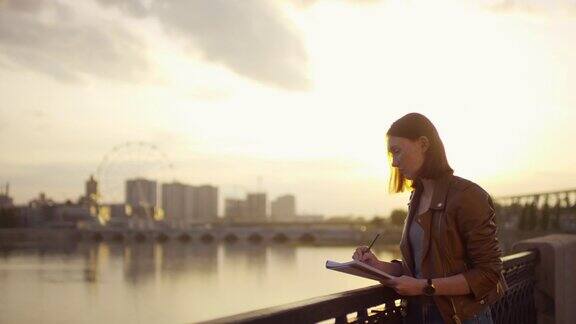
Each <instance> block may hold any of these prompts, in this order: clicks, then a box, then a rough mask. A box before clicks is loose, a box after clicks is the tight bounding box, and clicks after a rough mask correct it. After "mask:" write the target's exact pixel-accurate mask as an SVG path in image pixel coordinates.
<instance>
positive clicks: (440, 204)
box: [430, 173, 454, 210]
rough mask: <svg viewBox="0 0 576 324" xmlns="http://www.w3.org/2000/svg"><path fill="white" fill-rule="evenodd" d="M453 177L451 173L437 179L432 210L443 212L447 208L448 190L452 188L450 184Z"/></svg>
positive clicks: (431, 203)
mask: <svg viewBox="0 0 576 324" xmlns="http://www.w3.org/2000/svg"><path fill="white" fill-rule="evenodd" d="M453 177H454V176H453V175H452V174H451V173H448V174H446V175H443V176H441V177H440V178H438V179H436V182H435V184H434V194H433V195H432V200H431V202H430V209H432V210H443V209H444V208H446V197H447V196H448V189H449V188H450V182H451V180H452V178H453Z"/></svg>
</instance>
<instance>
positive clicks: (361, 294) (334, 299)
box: [201, 250, 538, 324]
mask: <svg viewBox="0 0 576 324" xmlns="http://www.w3.org/2000/svg"><path fill="white" fill-rule="evenodd" d="M501 260H502V262H503V268H504V272H505V273H508V272H513V270H514V268H516V267H518V266H522V265H525V264H526V263H532V262H537V260H538V253H537V252H536V251H533V250H530V251H523V252H519V253H515V254H511V255H506V256H504V257H502V258H501ZM507 279H508V278H507ZM510 279H512V280H511V281H514V282H511V284H512V285H511V287H510V288H512V286H514V285H515V284H516V282H515V281H516V280H515V278H510ZM402 298H404V297H402V296H400V295H398V294H397V293H396V292H395V291H394V290H393V289H391V288H388V287H385V286H383V285H373V286H369V287H364V288H359V289H354V290H349V291H344V292H339V293H335V294H331V295H326V296H320V297H314V298H310V299H306V300H302V301H298V302H294V303H289V304H285V305H279V306H273V307H269V308H263V309H259V310H254V311H249V312H246V313H241V314H237V315H232V316H228V317H222V318H217V319H214V320H209V321H205V322H201V323H203V324H214V323H314V322H319V321H323V320H326V319H330V318H335V317H338V316H342V315H343V316H345V315H346V314H350V313H354V312H361V311H362V310H364V311H366V310H367V309H369V308H371V307H374V306H378V305H382V304H386V303H388V304H389V303H392V305H391V306H394V305H393V303H394V302H395V301H396V300H398V299H402ZM386 308H387V309H388V306H386ZM335 310H337V312H335ZM364 316H366V315H364ZM337 323H338V321H337Z"/></svg>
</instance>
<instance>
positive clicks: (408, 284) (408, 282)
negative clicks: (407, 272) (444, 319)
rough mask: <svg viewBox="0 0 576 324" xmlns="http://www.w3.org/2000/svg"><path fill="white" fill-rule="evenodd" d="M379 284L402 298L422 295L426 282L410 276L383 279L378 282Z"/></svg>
mask: <svg viewBox="0 0 576 324" xmlns="http://www.w3.org/2000/svg"><path fill="white" fill-rule="evenodd" d="M380 283H381V284H383V285H385V286H388V287H390V288H392V289H394V290H396V292H397V293H398V294H399V295H402V296H418V295H422V292H423V291H424V286H426V280H424V279H416V278H414V277H410V276H400V277H396V278H394V279H383V280H382V281H380Z"/></svg>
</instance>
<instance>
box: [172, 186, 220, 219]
mask: <svg viewBox="0 0 576 324" xmlns="http://www.w3.org/2000/svg"><path fill="white" fill-rule="evenodd" d="M162 208H163V209H164V216H165V217H166V219H167V220H174V221H179V222H186V223H206V222H212V221H215V220H216V219H217V217H218V188H217V187H214V186H211V185H203V186H191V185H186V184H181V183H176V182H175V183H169V184H163V185H162Z"/></svg>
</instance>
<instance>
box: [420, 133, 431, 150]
mask: <svg viewBox="0 0 576 324" xmlns="http://www.w3.org/2000/svg"><path fill="white" fill-rule="evenodd" d="M418 142H419V143H420V148H421V149H422V153H426V151H428V149H429V148H430V141H429V140H428V137H426V136H420V137H419V138H418Z"/></svg>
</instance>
